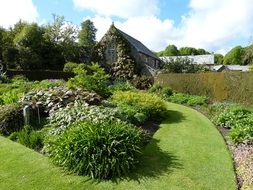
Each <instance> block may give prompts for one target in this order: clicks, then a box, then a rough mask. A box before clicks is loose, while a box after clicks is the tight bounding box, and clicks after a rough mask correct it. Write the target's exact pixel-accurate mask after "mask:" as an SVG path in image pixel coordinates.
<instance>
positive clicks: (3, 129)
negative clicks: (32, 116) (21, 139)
mask: <svg viewBox="0 0 253 190" xmlns="http://www.w3.org/2000/svg"><path fill="white" fill-rule="evenodd" d="M0 110H1V112H0V133H1V134H3V135H10V134H11V133H12V132H15V131H18V130H20V129H21V128H22V127H23V125H24V118H23V112H22V108H21V106H20V105H18V104H10V105H4V106H0Z"/></svg>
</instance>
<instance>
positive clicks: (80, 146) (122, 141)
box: [46, 121, 145, 179]
mask: <svg viewBox="0 0 253 190" xmlns="http://www.w3.org/2000/svg"><path fill="white" fill-rule="evenodd" d="M144 137H145V136H144V133H143V132H142V131H141V130H140V129H139V128H136V127H134V126H132V125H129V124H127V123H124V122H117V121H114V122H113V121H107V122H103V123H98V124H94V123H91V122H81V123H78V124H74V125H73V126H72V127H71V128H70V129H69V130H68V131H66V132H65V133H63V134H62V135H59V136H55V137H54V138H51V139H49V140H48V142H47V145H46V150H47V153H48V155H49V157H50V158H51V159H52V161H53V162H54V163H55V164H57V165H59V166H62V167H64V168H66V169H68V170H70V171H72V172H74V173H77V174H80V175H88V176H90V177H91V178H97V179H109V178H113V177H119V176H122V175H123V174H126V173H128V172H129V170H131V169H132V168H133V166H134V165H136V163H138V156H139V155H140V153H141V152H142V146H143V143H144V142H145V138H144Z"/></svg>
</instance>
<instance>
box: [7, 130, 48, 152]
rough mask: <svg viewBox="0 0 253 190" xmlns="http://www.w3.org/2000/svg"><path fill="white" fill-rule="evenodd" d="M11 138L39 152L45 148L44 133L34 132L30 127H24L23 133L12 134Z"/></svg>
mask: <svg viewBox="0 0 253 190" xmlns="http://www.w3.org/2000/svg"><path fill="white" fill-rule="evenodd" d="M9 138H10V139H11V140H15V141H17V142H18V143H20V144H22V145H24V146H26V147H28V148H31V149H34V150H37V151H39V150H40V149H41V148H42V147H43V135H42V133H40V132H39V131H34V130H33V129H32V128H31V127H30V126H24V128H23V129H22V130H21V131H18V132H14V133H12V134H11V136H10V137H9Z"/></svg>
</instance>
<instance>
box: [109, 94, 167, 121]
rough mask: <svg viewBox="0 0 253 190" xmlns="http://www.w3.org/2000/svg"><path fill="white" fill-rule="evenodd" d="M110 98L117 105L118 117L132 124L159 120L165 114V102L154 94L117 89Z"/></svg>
mask: <svg viewBox="0 0 253 190" xmlns="http://www.w3.org/2000/svg"><path fill="white" fill-rule="evenodd" d="M111 100H112V102H113V103H115V104H117V106H118V108H117V109H118V114H119V117H120V118H121V119H123V120H127V121H129V122H131V123H134V124H142V123H144V122H145V121H147V120H152V121H161V120H162V119H164V118H165V117H166V116H167V109H166V105H165V102H164V101H163V100H162V99H161V98H159V97H158V96H156V95H154V94H148V93H144V92H131V91H128V92H122V91H117V92H115V93H114V94H113V95H112V97H111Z"/></svg>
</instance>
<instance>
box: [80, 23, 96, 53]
mask: <svg viewBox="0 0 253 190" xmlns="http://www.w3.org/2000/svg"><path fill="white" fill-rule="evenodd" d="M96 32H97V29H96V28H95V26H94V24H93V22H92V21H91V20H89V19H88V20H85V21H84V22H82V23H81V31H80V33H79V44H80V46H85V47H89V48H93V47H94V46H95V44H96Z"/></svg>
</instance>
